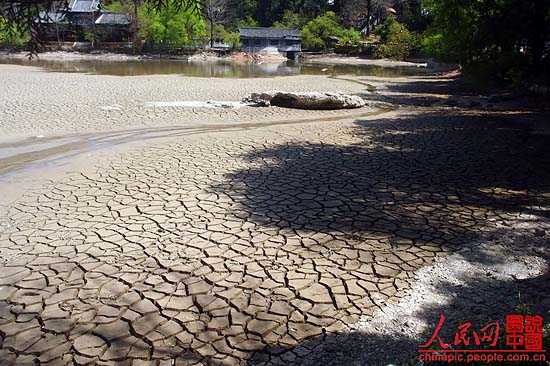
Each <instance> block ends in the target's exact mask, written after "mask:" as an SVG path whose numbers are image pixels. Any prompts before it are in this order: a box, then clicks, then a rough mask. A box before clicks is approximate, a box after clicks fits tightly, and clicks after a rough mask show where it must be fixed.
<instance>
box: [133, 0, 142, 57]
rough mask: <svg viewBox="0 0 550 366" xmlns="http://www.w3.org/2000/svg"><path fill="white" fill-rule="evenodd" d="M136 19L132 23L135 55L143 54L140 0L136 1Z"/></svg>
mask: <svg viewBox="0 0 550 366" xmlns="http://www.w3.org/2000/svg"><path fill="white" fill-rule="evenodd" d="M133 2H134V19H133V21H132V28H133V30H132V31H133V35H132V49H133V51H134V54H137V53H141V38H140V37H139V19H138V16H139V13H138V11H139V0H134V1H133Z"/></svg>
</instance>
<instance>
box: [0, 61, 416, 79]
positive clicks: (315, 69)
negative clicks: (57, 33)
mask: <svg viewBox="0 0 550 366" xmlns="http://www.w3.org/2000/svg"><path fill="white" fill-rule="evenodd" d="M0 64H16V65H28V66H37V67H42V68H44V69H45V70H47V71H51V72H78V73H87V74H95V75H116V76H137V75H163V74H164V75H165V74H176V75H183V76H195V77H215V78H256V77H273V76H289V75H357V76H383V77H397V76H408V75H418V74H421V73H425V72H426V71H427V70H426V69H421V68H416V67H381V66H372V65H323V64H308V63H300V62H297V61H286V62H283V63H280V64H276V63H265V64H252V63H251V64H242V63H235V62H231V61H213V62H208V61H187V60H165V59H163V60H129V61H103V60H60V61H48V60H40V59H33V60H27V59H24V60H19V59H4V60H0Z"/></svg>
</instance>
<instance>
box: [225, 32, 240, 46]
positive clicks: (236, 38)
mask: <svg viewBox="0 0 550 366" xmlns="http://www.w3.org/2000/svg"><path fill="white" fill-rule="evenodd" d="M223 41H224V42H225V43H227V44H228V45H229V47H231V49H233V50H235V49H239V48H241V47H242V45H243V44H242V42H241V36H240V35H239V33H238V32H226V34H225V36H224V37H223Z"/></svg>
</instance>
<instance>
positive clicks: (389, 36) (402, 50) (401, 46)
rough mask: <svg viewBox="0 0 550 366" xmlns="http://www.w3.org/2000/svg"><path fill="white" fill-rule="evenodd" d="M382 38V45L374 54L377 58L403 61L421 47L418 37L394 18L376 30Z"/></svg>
mask: <svg viewBox="0 0 550 366" xmlns="http://www.w3.org/2000/svg"><path fill="white" fill-rule="evenodd" d="M376 32H377V33H378V35H379V36H380V43H381V44H380V45H379V46H378V47H377V49H376V51H375V52H374V55H375V57H380V58H389V59H392V60H403V59H405V58H406V57H408V56H409V54H410V53H411V51H412V50H414V49H415V48H417V47H418V46H419V39H418V36H417V35H416V34H414V33H412V32H410V31H409V30H408V29H407V26H406V25H405V24H402V23H399V22H398V21H397V20H395V18H394V17H393V16H390V17H388V18H387V19H386V21H385V22H384V24H382V25H381V26H380V27H378V28H377V29H376Z"/></svg>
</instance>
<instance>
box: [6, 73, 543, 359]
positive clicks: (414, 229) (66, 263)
mask: <svg viewBox="0 0 550 366" xmlns="http://www.w3.org/2000/svg"><path fill="white" fill-rule="evenodd" d="M264 90H292V91H341V92H344V93H349V94H359V95H361V96H363V97H365V98H367V99H369V100H370V101H371V102H370V103H369V106H368V107H365V108H363V109H358V110H345V111H342V110H340V111H305V110H294V109H285V108H275V107H269V108H260V107H248V106H245V107H242V108H201V107H182V106H181V105H178V103H179V102H190V101H193V102H206V101H228V102H238V101H240V100H242V98H244V97H246V96H247V95H249V94H250V93H251V92H256V91H264ZM480 101H481V102H480ZM155 103H161V104H155ZM0 111H1V112H0V113H1V119H0V136H1V137H0V191H1V192H2V195H1V196H2V197H1V201H0V210H1V212H0V215H1V216H0V219H1V221H0V257H1V261H0V339H1V341H2V342H1V343H0V344H1V347H0V359H1V360H3V364H6V365H36V364H40V365H145V364H147V365H201V364H207V365H227V366H229V365H320V364H330V365H342V366H343V365H388V364H390V363H392V364H394V365H405V364H409V363H414V362H415V361H413V360H414V358H415V357H416V356H418V352H417V351H418V347H419V345H420V344H422V343H424V342H426V341H427V337H428V336H429V334H428V333H430V332H431V331H432V330H433V329H434V327H435V325H436V324H437V322H438V320H439V316H440V315H441V314H445V315H446V317H447V325H446V328H445V330H444V331H443V332H442V336H443V337H448V338H447V339H448V340H451V339H452V338H451V337H452V334H453V331H456V326H457V325H458V322H461V321H462V320H464V319H470V320H472V321H473V322H474V326H475V327H478V328H480V327H482V326H484V325H485V324H487V323H488V322H490V321H496V320H502V319H503V318H504V317H505V316H506V314H509V313H513V312H514V311H515V309H516V306H517V305H518V303H519V304H520V305H522V306H529V308H530V310H531V311H532V312H533V313H535V314H540V315H542V316H543V317H548V316H550V313H549V311H550V298H549V296H548V294H549V293H550V288H549V284H550V281H548V279H549V278H548V263H549V260H550V247H549V233H550V224H549V212H550V211H549V209H550V190H549V189H548V187H550V172H549V171H548V169H547V162H548V161H549V160H548V159H549V158H550V147H549V146H548V144H547V143H546V141H547V140H546V139H547V136H548V125H547V121H548V115H547V113H546V114H545V113H542V112H540V113H539V112H533V111H526V110H524V109H520V108H512V107H511V106H510V105H507V104H505V103H501V104H499V103H493V102H491V101H490V98H487V97H486V96H483V95H479V94H476V93H472V92H468V91H465V90H462V89H461V88H460V87H459V86H458V83H457V81H456V80H454V79H451V78H448V77H445V76H412V77H398V78H381V77H368V76H361V77H357V76H348V77H346V76H339V77H336V78H334V77H327V76H322V75H298V76H288V77H275V78H258V79H256V78H250V79H235V78H234V79H221V78H192V77H181V76H175V75H151V76H135V77H118V76H108V75H87V74H80V73H49V72H44V71H43V70H41V69H39V68H34V67H24V66H14V65H0ZM518 293H521V298H520V300H518V298H517V294H518Z"/></svg>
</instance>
